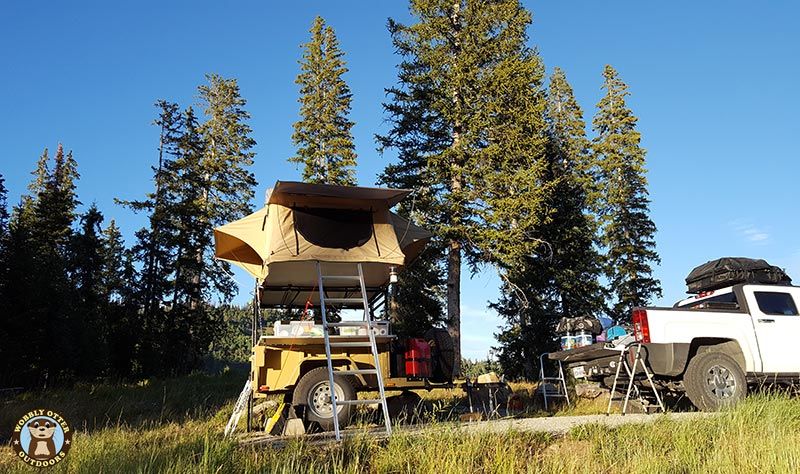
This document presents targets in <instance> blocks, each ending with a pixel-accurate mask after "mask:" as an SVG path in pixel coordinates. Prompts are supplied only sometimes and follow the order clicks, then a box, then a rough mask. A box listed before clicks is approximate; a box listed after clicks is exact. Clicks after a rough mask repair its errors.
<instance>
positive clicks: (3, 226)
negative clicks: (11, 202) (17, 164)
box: [0, 174, 8, 278]
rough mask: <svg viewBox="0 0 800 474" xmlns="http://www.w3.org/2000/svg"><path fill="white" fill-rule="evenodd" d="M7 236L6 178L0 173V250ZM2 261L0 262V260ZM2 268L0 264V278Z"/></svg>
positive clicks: (0, 276)
mask: <svg viewBox="0 0 800 474" xmlns="http://www.w3.org/2000/svg"><path fill="white" fill-rule="evenodd" d="M7 237H8V190H7V189H6V180H5V178H4V177H3V175H2V174H0V252H2V251H3V249H5V247H4V245H5V243H6V239H7ZM0 263H2V262H0ZM3 270H4V268H3V267H2V266H0V272H3V274H2V275H0V278H2V276H4V275H5V272H4V271H3Z"/></svg>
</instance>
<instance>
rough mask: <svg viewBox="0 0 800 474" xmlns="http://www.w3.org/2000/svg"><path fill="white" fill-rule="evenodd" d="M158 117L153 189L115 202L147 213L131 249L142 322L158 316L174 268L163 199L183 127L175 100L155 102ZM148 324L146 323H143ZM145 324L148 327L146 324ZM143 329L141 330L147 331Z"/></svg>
mask: <svg viewBox="0 0 800 474" xmlns="http://www.w3.org/2000/svg"><path fill="white" fill-rule="evenodd" d="M155 105H156V107H157V108H158V110H159V113H158V117H157V118H156V120H155V121H154V122H153V123H154V125H157V126H158V127H159V146H158V165H157V166H155V167H153V168H152V170H153V184H154V186H153V187H154V189H153V191H151V192H149V193H148V194H147V195H146V196H145V199H143V200H139V201H119V200H118V201H117V202H118V203H120V204H122V205H123V206H126V207H128V208H130V209H131V210H133V211H134V212H147V213H148V214H149V215H148V226H147V227H143V228H141V229H139V230H138V231H137V232H136V244H135V245H134V246H133V252H134V254H135V255H136V258H137V259H138V260H139V261H140V262H141V263H142V269H141V272H140V273H139V275H138V278H137V288H138V293H139V296H138V300H139V304H140V305H141V306H142V308H143V310H144V319H145V321H153V320H154V319H161V318H160V316H159V315H158V312H159V307H160V305H161V304H162V302H163V301H164V300H165V299H166V297H167V295H169V292H170V290H171V288H172V282H171V280H170V277H171V275H172V273H173V271H174V264H173V262H174V261H175V257H176V255H175V251H174V248H173V247H174V245H173V240H174V239H173V233H174V232H173V231H174V224H173V220H174V219H175V215H174V212H173V210H172V209H171V203H170V202H169V200H168V199H165V196H164V194H165V192H166V191H165V189H164V188H165V187H166V183H165V181H166V180H167V179H168V178H167V175H166V173H167V172H166V168H168V166H169V163H171V162H172V161H173V160H175V156H176V155H177V147H178V140H179V137H180V134H181V128H182V126H183V116H182V114H181V113H180V110H179V107H178V105H177V104H175V103H171V102H167V101H165V100H159V101H157V102H156V104H155ZM146 324H150V323H146ZM147 327H149V326H147ZM147 327H146V328H144V330H148V329H147Z"/></svg>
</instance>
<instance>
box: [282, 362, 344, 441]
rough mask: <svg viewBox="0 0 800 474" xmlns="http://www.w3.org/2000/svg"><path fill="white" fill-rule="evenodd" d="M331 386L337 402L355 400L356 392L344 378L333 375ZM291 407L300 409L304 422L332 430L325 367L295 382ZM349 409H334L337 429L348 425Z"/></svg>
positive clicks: (341, 407)
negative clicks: (337, 423)
mask: <svg viewBox="0 0 800 474" xmlns="http://www.w3.org/2000/svg"><path fill="white" fill-rule="evenodd" d="M333 385H334V391H335V393H336V399H337V400H355V398H356V391H355V390H354V389H353V385H351V383H350V381H349V380H347V378H346V377H343V376H341V375H335V374H334V376H333ZM292 405H294V406H300V407H302V409H303V411H304V413H305V417H306V420H308V421H314V422H316V423H317V424H318V425H319V426H320V428H322V429H323V430H324V431H330V430H332V429H333V428H334V426H333V405H332V404H331V390H330V381H329V378H328V368H327V367H317V368H316V369H312V370H310V371H308V373H306V374H305V375H304V376H303V377H302V378H301V379H300V381H299V382H297V385H296V386H295V388H294V394H293V396H292ZM350 408H351V405H339V406H337V407H336V409H337V414H338V417H339V428H344V427H345V426H347V425H348V424H349V423H350Z"/></svg>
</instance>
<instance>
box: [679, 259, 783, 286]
mask: <svg viewBox="0 0 800 474" xmlns="http://www.w3.org/2000/svg"><path fill="white" fill-rule="evenodd" d="M791 282H792V279H791V278H789V275H787V274H786V272H785V271H783V269H781V268H779V267H776V266H773V265H770V264H769V263H767V261H766V260H763V259H754V258H744V257H723V258H718V259H716V260H711V261H708V262H706V263H704V264H702V265H700V266H697V267H695V268H694V270H692V271H691V272H690V273H689V275H688V276H687V277H686V286H687V288H688V290H687V293H690V294H696V293H702V292H704V291H713V290H718V289H720V288H724V287H726V286H731V285H736V284H739V283H756V284H764V285H789V284H791Z"/></svg>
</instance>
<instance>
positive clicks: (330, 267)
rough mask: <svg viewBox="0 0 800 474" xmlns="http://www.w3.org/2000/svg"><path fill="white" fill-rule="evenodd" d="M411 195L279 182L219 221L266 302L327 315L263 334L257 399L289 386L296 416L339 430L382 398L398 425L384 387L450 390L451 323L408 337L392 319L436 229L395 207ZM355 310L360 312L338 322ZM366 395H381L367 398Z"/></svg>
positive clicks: (233, 254) (256, 355) (256, 366)
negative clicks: (403, 275) (397, 297)
mask: <svg viewBox="0 0 800 474" xmlns="http://www.w3.org/2000/svg"><path fill="white" fill-rule="evenodd" d="M409 193H410V191H408V190H403V189H385V188H365V187H352V186H347V187H346V186H332V185H322V184H307V183H297V182H283V181H279V182H277V183H276V185H275V187H274V188H273V189H272V191H271V192H270V194H269V198H268V202H267V205H266V206H265V207H264V208H262V209H260V210H258V211H256V212H254V213H253V214H250V215H249V216H246V217H244V218H242V219H240V220H237V221H235V222H231V223H229V224H227V225H224V226H221V227H219V228H217V229H215V232H214V237H215V241H216V256H217V258H220V259H223V260H227V261H229V262H232V263H234V264H236V265H238V266H240V267H241V268H243V269H245V270H246V271H247V272H248V273H249V274H250V275H252V276H253V277H254V278H255V279H256V281H257V288H258V292H257V294H258V297H257V300H258V307H260V308H269V309H277V310H284V311H286V312H287V313H286V314H290V312H293V313H291V314H300V313H303V314H305V315H306V316H307V318H306V319H310V316H311V315H312V314H314V313H316V314H317V315H318V316H319V317H320V318H319V319H320V321H319V323H320V324H314V322H313V321H308V320H307V321H294V322H290V323H289V324H282V323H276V325H275V326H274V328H275V329H274V331H273V334H263V333H262V334H258V335H257V337H256V338H255V340H254V346H253V351H252V355H251V379H250V389H251V390H252V393H253V397H255V398H261V397H267V396H269V395H271V394H285V395H286V398H287V400H289V401H291V402H292V404H293V405H294V407H295V408H296V409H297V410H298V412H299V413H298V415H299V416H301V417H302V418H304V419H305V420H306V421H307V422H315V423H316V424H318V425H320V426H321V427H322V428H323V429H331V428H333V429H334V430H335V431H336V433H337V437H338V433H339V428H340V427H341V426H344V425H346V423H347V422H348V420H349V415H350V411H351V410H350V409H351V407H352V406H353V405H355V404H359V403H367V402H371V403H378V404H379V405H380V406H382V408H383V412H384V419H385V420H386V425H387V431H390V429H391V428H390V426H389V422H388V411H387V408H386V399H385V393H384V391H389V390H409V389H431V388H437V387H452V386H453V374H452V368H453V357H454V355H453V346H452V340H451V339H450V337H449V335H448V334H447V332H446V331H445V330H442V329H436V328H420V334H419V336H420V337H418V338H409V339H405V340H400V339H398V338H397V337H395V336H394V335H392V334H391V332H390V324H389V321H387V317H388V313H389V311H387V305H386V300H387V295H388V291H387V290H388V288H389V284H390V283H391V281H392V279H393V276H394V275H395V274H396V271H398V270H399V269H400V267H402V266H404V265H407V264H409V263H410V262H412V261H413V260H414V259H415V258H417V257H418V256H419V254H420V253H421V252H422V251H423V249H424V247H425V245H426V243H427V242H428V240H429V239H430V238H431V237H432V234H431V233H430V232H428V231H426V230H425V229H423V228H421V227H418V226H416V225H414V224H413V223H411V222H410V221H408V220H406V219H404V218H402V217H400V216H398V215H397V214H394V213H393V212H391V210H390V209H391V208H392V207H393V206H394V205H395V204H397V203H398V202H399V201H401V200H402V199H403V198H404V197H406V196H407V195H408V194H409ZM347 309H357V310H360V311H363V315H361V317H360V319H358V320H350V321H348V320H343V321H338V320H336V319H337V318H335V313H336V312H337V311H338V310H347ZM332 310H336V311H332ZM331 385H333V386H334V390H333V392H334V393H335V394H336V396H335V397H334V398H333V399H332V398H331V396H330V394H331V390H330V387H331ZM363 391H370V392H376V391H377V392H378V393H379V396H378V398H377V399H374V400H359V399H358V398H357V394H358V392H363ZM334 412H336V413H337V414H338V416H337V417H334V416H333V413H334Z"/></svg>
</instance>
